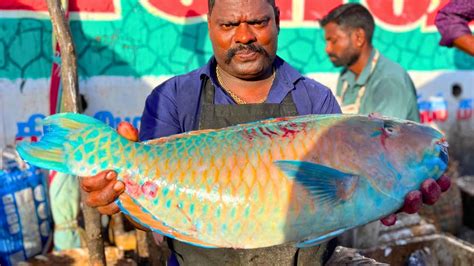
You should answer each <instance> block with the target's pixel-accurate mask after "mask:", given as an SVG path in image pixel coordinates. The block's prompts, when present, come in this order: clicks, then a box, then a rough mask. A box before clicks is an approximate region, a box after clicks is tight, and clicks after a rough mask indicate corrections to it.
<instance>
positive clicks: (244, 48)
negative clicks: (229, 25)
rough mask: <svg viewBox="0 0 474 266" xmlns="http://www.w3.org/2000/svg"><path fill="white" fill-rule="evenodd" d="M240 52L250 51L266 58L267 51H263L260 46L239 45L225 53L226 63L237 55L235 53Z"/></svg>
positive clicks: (252, 44)
mask: <svg viewBox="0 0 474 266" xmlns="http://www.w3.org/2000/svg"><path fill="white" fill-rule="evenodd" d="M240 51H251V52H255V53H260V54H263V55H266V56H268V53H267V51H265V49H263V47H262V46H260V45H256V44H254V43H251V44H240V45H238V46H236V47H233V48H230V49H229V51H227V58H226V63H229V62H230V60H232V57H234V56H235V55H236V54H237V52H240Z"/></svg>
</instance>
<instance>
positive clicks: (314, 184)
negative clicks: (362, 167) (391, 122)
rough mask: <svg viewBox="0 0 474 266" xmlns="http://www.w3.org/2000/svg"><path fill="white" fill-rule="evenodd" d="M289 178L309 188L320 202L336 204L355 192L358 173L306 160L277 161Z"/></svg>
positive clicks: (277, 164)
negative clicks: (345, 171)
mask: <svg viewBox="0 0 474 266" xmlns="http://www.w3.org/2000/svg"><path fill="white" fill-rule="evenodd" d="M274 163H275V165H276V166H278V167H279V168H280V169H281V170H282V171H283V172H284V173H285V174H286V175H287V176H288V178H290V179H292V180H295V181H296V182H297V183H299V184H301V185H302V186H303V187H305V188H306V189H308V191H309V193H310V194H311V196H312V197H313V198H314V199H315V200H318V201H319V202H320V203H325V202H327V203H330V204H336V203H338V202H339V201H341V200H348V199H349V198H351V196H352V195H353V194H354V191H355V190H356V188H357V184H358V181H359V176H358V175H352V174H349V173H343V172H341V171H339V170H336V169H334V168H330V167H327V166H324V165H320V164H316V163H310V162H304V161H284V160H280V161H275V162H274Z"/></svg>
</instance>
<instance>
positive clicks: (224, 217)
mask: <svg viewBox="0 0 474 266" xmlns="http://www.w3.org/2000/svg"><path fill="white" fill-rule="evenodd" d="M44 132H45V136H44V137H43V138H42V139H41V141H40V142H38V143H31V144H29V143H20V144H19V145H18V147H17V149H18V152H19V153H20V155H21V156H22V158H24V159H25V160H27V161H29V162H30V163H32V164H35V165H37V166H39V167H44V168H48V169H54V170H57V171H60V172H65V173H70V174H75V175H80V176H91V175H94V174H96V173H98V172H100V171H103V170H106V169H113V170H115V171H117V172H118V179H119V180H122V181H123V182H124V183H125V187H126V189H125V193H123V194H122V195H121V196H120V197H119V200H118V201H117V203H118V204H119V207H120V209H121V210H122V211H123V212H124V213H125V214H127V215H129V216H130V217H131V218H132V219H134V220H135V221H136V222H138V223H140V224H142V225H143V226H145V227H148V228H150V229H151V230H153V231H155V232H158V233H161V234H165V235H167V236H169V237H172V238H176V239H178V240H181V241H184V242H187V243H190V244H193V245H198V246H203V247H231V248H259V247H267V246H272V245H279V244H283V243H289V242H293V243H295V244H296V245H297V246H298V247H305V246H311V245H316V244H318V243H321V242H324V241H326V240H328V239H329V238H331V237H334V236H337V235H338V234H341V233H342V232H344V231H346V230H349V229H351V228H353V227H356V226H359V225H363V224H365V223H367V222H370V221H373V220H377V219H379V218H381V217H384V216H386V215H388V214H390V213H393V212H394V211H396V210H397V209H399V208H400V207H401V205H402V203H403V199H404V197H405V195H406V194H407V193H408V192H409V191H411V190H414V189H417V188H419V186H420V184H421V183H422V182H423V181H424V180H426V179H427V178H435V179H437V178H439V176H441V174H442V173H443V172H444V170H445V169H446V166H447V143H446V142H445V141H444V136H443V135H442V134H441V133H440V132H438V131H437V130H435V129H433V128H430V127H427V126H424V125H420V124H416V123H413V122H410V121H404V120H398V119H393V118H386V117H374V116H369V117H367V116H358V115H308V116H300V117H291V118H278V119H270V120H264V121H258V122H255V123H249V124H243V125H238V126H233V127H229V128H224V129H219V130H204V131H195V132H189V133H185V134H181V135H175V136H170V137H166V138H160V139H156V140H150V141H147V142H144V143H135V142H131V141H128V140H126V139H125V138H123V137H121V136H120V135H118V134H117V133H116V132H115V130H113V129H112V128H110V127H108V126H107V125H105V124H103V123H102V122H100V121H98V120H95V119H93V118H91V117H88V116H84V115H79V114H71V113H67V114H58V115H53V116H50V117H48V118H46V119H45V120H44Z"/></svg>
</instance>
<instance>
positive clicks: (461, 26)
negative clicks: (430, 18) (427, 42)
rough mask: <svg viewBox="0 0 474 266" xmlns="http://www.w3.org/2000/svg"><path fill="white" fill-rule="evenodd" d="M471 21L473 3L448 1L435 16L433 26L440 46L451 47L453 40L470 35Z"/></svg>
mask: <svg viewBox="0 0 474 266" xmlns="http://www.w3.org/2000/svg"><path fill="white" fill-rule="evenodd" d="M473 19H474V1H472V0H452V1H450V2H449V3H448V4H447V5H446V6H444V7H443V8H442V9H441V10H440V11H439V12H438V14H437V15H436V20H435V24H436V27H437V28H438V31H439V32H440V34H441V40H440V45H442V46H448V47H451V46H453V42H454V40H455V39H457V38H459V37H461V36H464V35H468V34H471V30H470V28H469V22H470V21H471V20H473Z"/></svg>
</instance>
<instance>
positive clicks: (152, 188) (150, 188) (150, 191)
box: [141, 181, 158, 199]
mask: <svg viewBox="0 0 474 266" xmlns="http://www.w3.org/2000/svg"><path fill="white" fill-rule="evenodd" d="M141 190H142V192H143V194H145V197H146V198H147V199H154V198H155V197H156V194H157V192H158V186H157V185H156V184H155V183H153V182H151V181H146V182H145V183H144V184H143V185H142V187H141Z"/></svg>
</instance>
